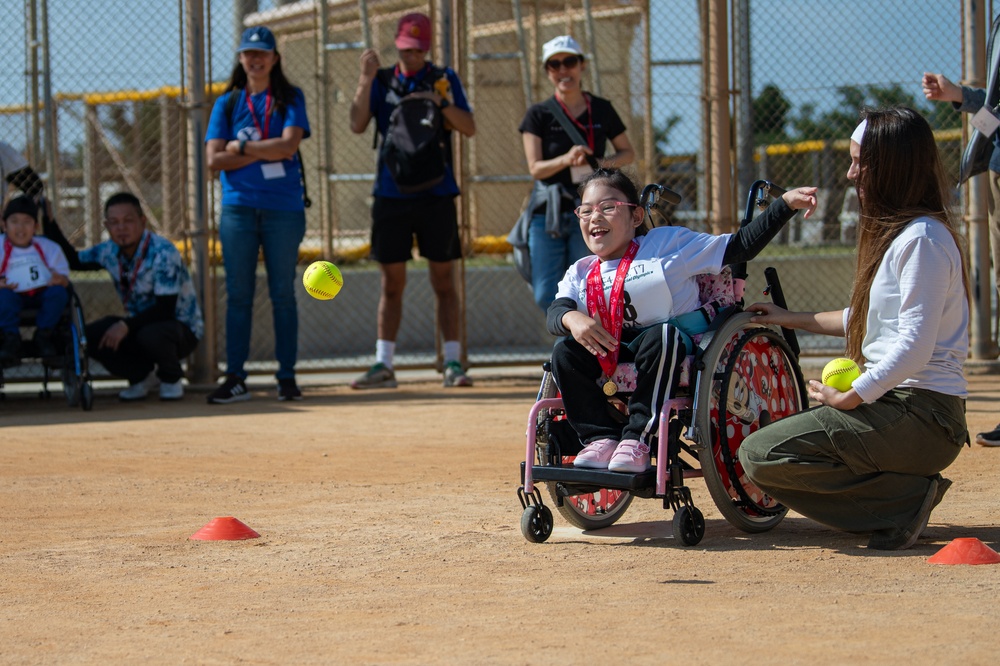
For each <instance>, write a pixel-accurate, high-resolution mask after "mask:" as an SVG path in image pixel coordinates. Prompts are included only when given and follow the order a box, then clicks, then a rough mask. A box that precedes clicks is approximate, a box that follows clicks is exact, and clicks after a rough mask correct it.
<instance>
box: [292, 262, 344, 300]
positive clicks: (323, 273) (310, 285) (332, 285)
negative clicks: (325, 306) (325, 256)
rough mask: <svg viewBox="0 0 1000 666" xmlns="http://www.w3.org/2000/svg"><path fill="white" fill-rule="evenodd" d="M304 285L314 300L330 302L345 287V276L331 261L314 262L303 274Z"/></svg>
mask: <svg viewBox="0 0 1000 666" xmlns="http://www.w3.org/2000/svg"><path fill="white" fill-rule="evenodd" d="M302 284H303V286H305V288H306V293H308V294H309V295H310V296H312V297H313V298H315V299H317V300H320V301H328V300H330V299H331V298H333V297H334V296H336V295H337V294H339V293H340V288H341V287H343V286H344V276H343V275H341V274H340V269H339V268H337V267H336V266H335V265H334V264H331V263H330V262H329V261H314V262H313V263H311V264H309V267H308V268H306V272H305V273H303V274H302Z"/></svg>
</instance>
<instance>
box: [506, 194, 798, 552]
mask: <svg viewBox="0 0 1000 666" xmlns="http://www.w3.org/2000/svg"><path fill="white" fill-rule="evenodd" d="M782 193H783V190H781V189H780V188H778V187H777V186H775V185H774V184H772V183H770V182H768V181H764V180H760V181H757V182H755V183H754V184H753V186H752V187H751V190H750V194H749V196H748V198H747V206H746V214H745V217H744V220H743V224H746V223H747V222H749V221H750V219H751V218H752V216H753V212H754V208H755V207H758V208H760V209H763V208H764V207H765V206H766V196H765V195H767V194H771V195H772V196H780V195H781V194H782ZM659 200H663V201H666V202H668V203H678V202H679V201H680V197H679V195H677V194H676V193H674V192H672V191H670V190H668V189H667V188H665V187H663V186H660V185H647V186H646V188H644V189H643V192H642V199H641V203H642V205H643V206H644V208H645V209H646V211H647V214H648V215H649V216H650V219H652V213H653V212H654V210H655V206H656V205H657V203H658V201H659ZM764 274H765V278H766V280H767V285H768V286H767V290H766V291H765V294H769V295H770V297H771V299H772V300H773V301H774V302H775V303H776V304H778V305H781V306H784V297H783V294H782V292H781V286H780V283H779V282H778V277H777V272H776V271H775V270H774V269H773V268H768V269H766V270H765V272H764ZM746 275H747V273H746V266H745V265H738V266H731V267H727V268H726V269H724V270H723V272H722V273H721V274H720V275H718V276H709V275H706V276H701V277H700V278H699V297H700V300H701V302H702V304H707V303H712V304H713V305H716V306H722V307H721V308H720V309H719V310H718V311H717V312H716V315H715V318H714V319H713V321H712V325H711V327H710V329H709V331H708V332H706V333H704V334H702V335H700V336H696V337H695V344H696V347H697V349H696V351H695V354H694V355H693V356H688V357H687V359H686V360H685V363H684V368H683V370H682V373H681V381H680V382H679V386H678V387H677V390H676V393H675V395H673V396H672V397H671V398H670V399H668V400H666V401H665V402H664V404H663V409H662V411H661V413H660V424H659V431H658V433H657V438H656V442H655V443H651V448H652V454H653V465H652V467H651V468H650V469H649V470H647V471H646V472H643V473H640V474H622V473H618V472H609V471H607V470H592V469H578V468H575V467H573V460H574V459H575V456H576V454H577V453H578V452H579V451H580V449H582V448H583V444H582V443H581V442H580V439H579V438H578V437H577V435H576V433H575V432H574V431H573V429H572V428H571V427H570V425H569V422H568V421H567V420H566V417H565V412H564V411H563V404H562V399H561V398H560V397H559V393H558V388H557V387H556V386H555V382H554V380H553V378H552V374H551V372H550V371H549V367H548V364H546V365H545V366H543V367H544V372H543V376H542V383H541V387H540V388H539V391H538V397H537V400H536V402H535V404H534V406H532V408H531V410H530V412H529V414H528V427H527V433H526V441H525V461H524V462H523V463H522V464H521V483H522V485H521V486H520V487H519V488H518V490H517V495H518V499H519V500H520V502H521V506H522V508H523V509H524V511H523V513H522V515H521V533H522V534H523V535H524V537H525V539H527V540H528V541H531V542H534V543H541V542H544V541H546V540H547V539H548V538H549V536H551V534H552V529H553V515H552V511H551V509H550V508H549V507H548V506H547V505H546V504H545V503H544V501H543V499H542V493H541V491H540V490H539V484H544V485H545V486H546V488H547V490H548V495H549V497H550V499H551V500H552V502H553V503H554V504H555V507H556V509H557V510H558V512H559V513H560V514H561V515H562V517H563V518H565V519H566V521H567V522H569V523H570V524H571V525H574V526H575V527H578V528H580V529H582V530H597V529H602V528H605V527H609V526H610V525H613V524H614V523H616V522H617V521H618V520H619V519H620V518H621V517H622V515H623V514H624V513H625V511H626V510H627V509H628V507H629V505H630V504H631V503H632V500H633V499H634V498H635V497H642V498H661V499H662V501H663V507H664V509H666V508H668V507H669V508H670V509H672V510H673V511H674V515H673V521H672V532H673V536H674V537H675V538H676V539H678V540H679V541H680V542H681V543H683V544H684V545H687V546H693V545H695V544H697V543H699V542H700V541H701V539H702V537H704V535H705V519H704V516H703V515H702V512H701V511H700V510H699V509H698V508H697V507H695V505H694V502H693V500H692V498H691V490H690V488H689V487H688V486H686V485H685V482H686V480H687V479H691V478H696V477H702V478H703V479H704V480H705V484H706V486H707V487H708V490H709V493H710V494H711V496H712V500H713V501H714V502H715V505H716V506H717V507H718V508H719V511H720V512H721V513H722V515H723V516H724V517H725V518H726V520H727V521H729V522H730V523H731V524H732V525H733V526H735V527H737V528H739V529H740V530H743V531H744V532H750V533H755V532H765V531H767V530H770V529H771V528H773V527H774V526H776V525H777V524H778V523H780V522H781V520H782V519H783V518H784V517H785V513H786V512H787V509H786V508H785V507H784V506H782V505H781V504H779V503H778V502H776V501H775V500H774V499H772V498H771V497H769V496H767V495H766V494H764V493H763V492H762V491H761V490H760V489H759V488H757V487H756V486H754V485H753V483H752V482H751V481H750V480H749V479H748V478H747V476H746V474H745V473H744V472H743V468H742V466H741V465H740V462H739V459H738V458H737V451H738V450H739V447H740V444H741V443H742V442H743V440H744V439H745V438H746V437H747V436H748V435H749V434H750V433H752V432H754V431H756V430H758V429H759V428H761V427H763V426H765V425H767V424H768V423H770V422H772V421H777V420H779V419H782V418H784V417H786V416H789V415H791V414H795V413H796V412H799V411H801V410H802V409H804V408H805V406H806V402H807V398H806V393H805V384H804V382H803V379H802V372H801V370H800V368H799V364H798V353H799V348H798V343H797V341H796V339H795V336H794V333H793V332H792V331H788V330H778V329H774V328H771V327H767V326H761V325H759V324H753V323H751V322H750V317H751V315H750V314H749V313H747V312H744V311H743V310H742V305H743V288H744V281H745V279H746ZM612 379H614V380H615V383H616V384H617V385H618V386H620V387H623V389H622V391H621V392H620V393H619V395H617V396H615V397H612V398H611V399H610V400H609V408H612V409H615V410H616V411H617V412H618V413H621V414H623V419H624V413H625V410H626V408H625V404H626V402H625V401H626V400H627V396H626V397H625V399H624V400H623V394H627V393H628V392H630V391H631V390H634V388H635V368H634V366H631V365H628V364H622V365H619V366H618V368H617V370H616V372H615V377H612ZM613 413H614V412H613Z"/></svg>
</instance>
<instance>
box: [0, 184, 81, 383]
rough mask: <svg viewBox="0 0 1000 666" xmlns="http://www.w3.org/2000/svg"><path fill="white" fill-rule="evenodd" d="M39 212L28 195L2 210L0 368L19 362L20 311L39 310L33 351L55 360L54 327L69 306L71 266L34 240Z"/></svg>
mask: <svg viewBox="0 0 1000 666" xmlns="http://www.w3.org/2000/svg"><path fill="white" fill-rule="evenodd" d="M37 226H38V206H37V204H36V203H35V201H34V199H32V198H30V197H28V196H26V195H18V196H16V197H12V198H11V199H10V201H8V202H7V205H6V206H5V207H4V209H3V232H4V233H3V234H0V335H2V341H0V365H3V366H10V365H16V364H17V363H20V361H21V332H20V329H19V326H20V322H21V311H22V310H23V309H26V308H33V309H37V310H38V314H37V316H36V320H35V326H36V328H35V338H34V340H35V349H36V353H37V354H38V356H40V357H42V358H48V357H53V356H58V355H59V350H58V349H57V346H56V341H55V327H56V325H57V324H58V323H59V319H60V317H62V314H63V311H64V310H65V309H66V305H67V304H68V303H69V289H68V287H69V278H68V277H67V276H68V275H69V263H68V262H67V261H66V255H65V254H63V251H62V249H61V248H60V247H59V246H58V245H57V244H56V243H54V242H53V241H50V240H49V239H47V238H44V237H35V230H36V228H37Z"/></svg>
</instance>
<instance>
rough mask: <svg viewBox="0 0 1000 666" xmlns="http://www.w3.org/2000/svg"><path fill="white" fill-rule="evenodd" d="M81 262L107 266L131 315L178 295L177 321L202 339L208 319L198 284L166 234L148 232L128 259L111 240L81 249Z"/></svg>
mask: <svg viewBox="0 0 1000 666" xmlns="http://www.w3.org/2000/svg"><path fill="white" fill-rule="evenodd" d="M79 256H80V261H82V262H93V263H98V264H100V265H101V266H103V267H104V268H105V269H106V270H107V271H108V273H110V274H111V279H112V281H113V282H114V283H115V289H116V290H117V291H118V296H119V297H121V299H122V304H123V305H124V306H125V311H126V312H127V313H128V315H129V316H130V317H134V316H136V315H137V314H139V313H140V312H144V311H145V310H148V309H149V308H151V307H153V305H154V304H155V302H156V297H157V296H170V295H173V294H176V295H177V310H176V313H177V320H178V321H180V322H181V323H183V324H186V325H187V327H188V328H190V329H191V332H192V333H194V335H195V337H197V338H198V339H199V340H201V338H202V336H203V335H204V333H205V322H204V320H203V319H202V316H201V307H200V306H199V305H198V298H197V296H196V294H195V290H194V283H193V282H192V281H191V274H190V273H189V272H188V269H187V266H185V265H184V260H183V259H182V258H181V253H180V252H178V251H177V248H176V247H174V244H173V243H171V242H170V241H169V240H167V239H166V238H164V237H163V236H158V235H156V234H154V233H151V232H150V231H148V230H147V231H144V232H143V234H142V238H141V239H140V240H139V249H138V250H136V252H135V254H134V255H133V256H132V259H131V260H126V259H125V257H124V256H122V255H121V253H120V252H119V249H118V246H117V245H115V244H114V243H113V242H111V241H105V242H103V243H99V244H98V245H95V246H94V247H91V248H87V249H86V250H80V252H79Z"/></svg>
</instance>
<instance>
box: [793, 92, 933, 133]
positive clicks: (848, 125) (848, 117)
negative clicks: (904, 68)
mask: <svg viewBox="0 0 1000 666" xmlns="http://www.w3.org/2000/svg"><path fill="white" fill-rule="evenodd" d="M837 95H838V96H839V98H840V99H839V100H838V101H837V104H836V105H835V106H834V107H833V109H831V110H830V111H827V112H825V113H822V114H819V115H818V116H817V114H816V105H815V104H811V103H810V104H803V105H802V106H801V107H800V108H799V114H798V116H797V117H795V118H794V119H793V120H792V127H794V129H795V133H796V134H797V136H798V138H800V139H803V140H809V139H843V138H845V137H848V136H850V135H851V132H852V131H854V128H855V127H856V126H857V124H858V115H859V112H860V111H861V109H863V108H865V107H875V108H877V107H883V106H896V105H902V106H909V107H912V108H915V109H918V108H920V107H919V105H918V104H917V103H916V100H915V99H914V97H913V95H912V94H911V93H909V92H907V90H906V89H904V88H903V87H902V86H901V85H900V84H898V83H894V84H892V85H890V86H879V85H861V86H841V87H839V88H837Z"/></svg>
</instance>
